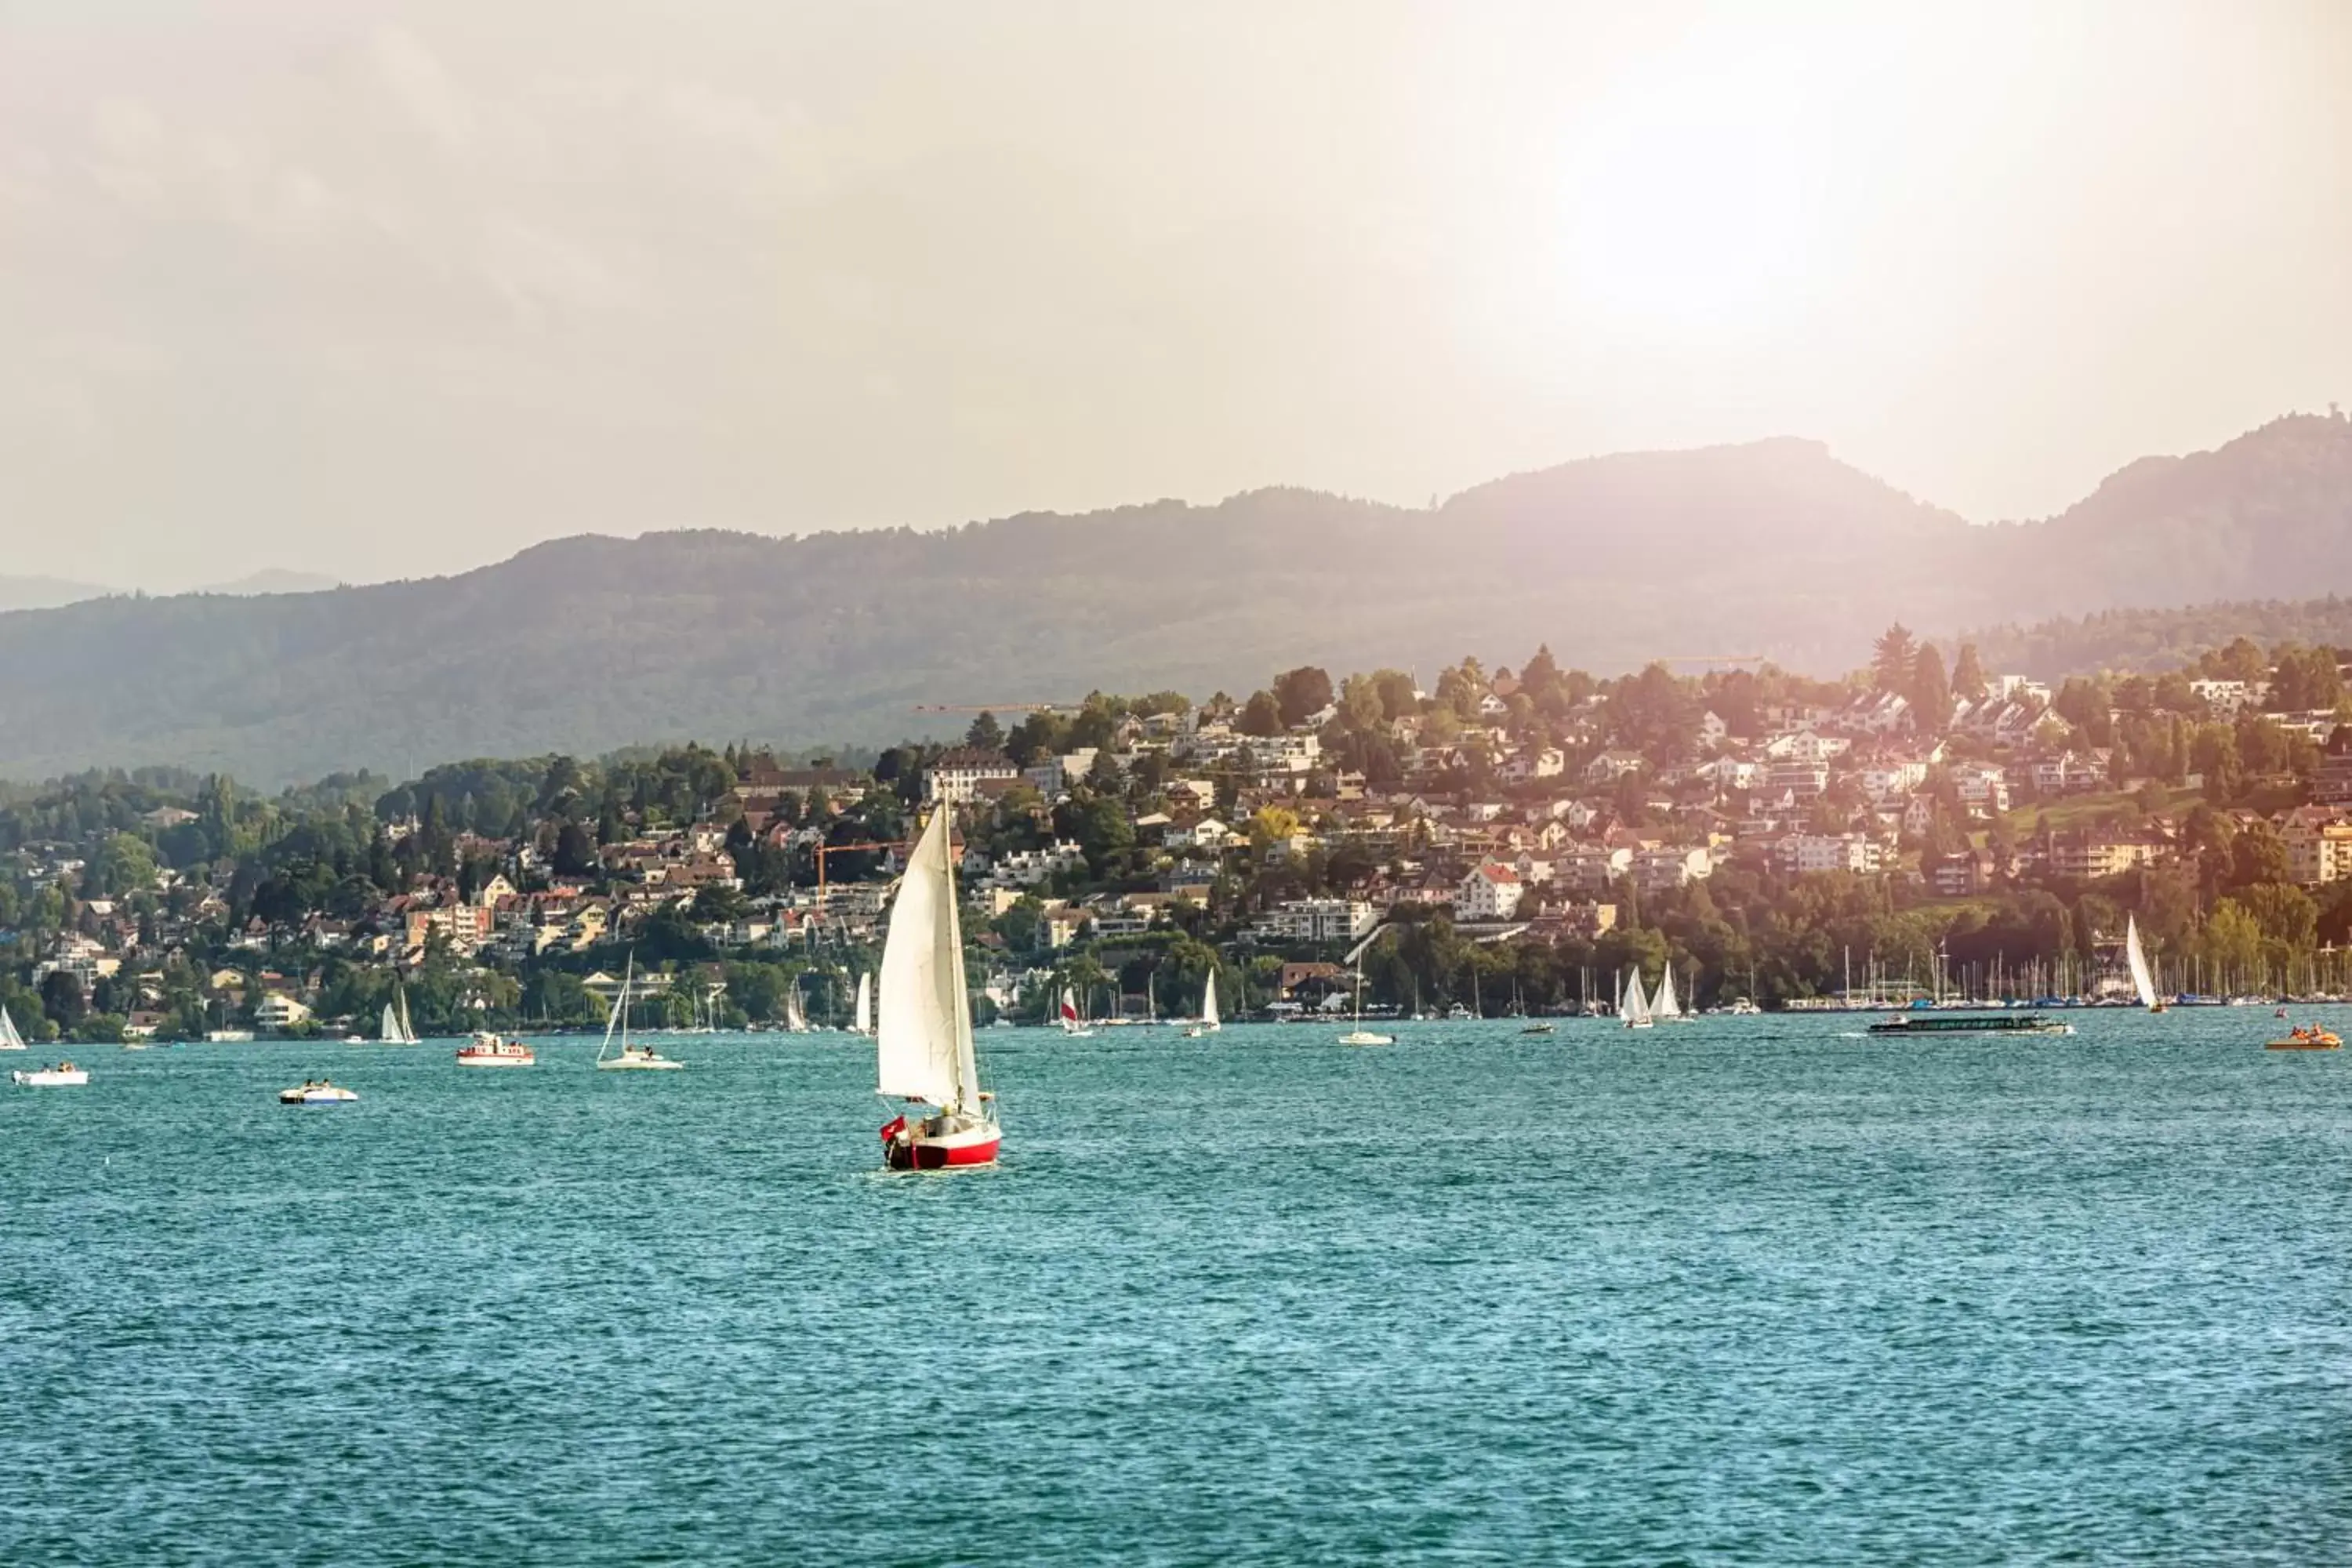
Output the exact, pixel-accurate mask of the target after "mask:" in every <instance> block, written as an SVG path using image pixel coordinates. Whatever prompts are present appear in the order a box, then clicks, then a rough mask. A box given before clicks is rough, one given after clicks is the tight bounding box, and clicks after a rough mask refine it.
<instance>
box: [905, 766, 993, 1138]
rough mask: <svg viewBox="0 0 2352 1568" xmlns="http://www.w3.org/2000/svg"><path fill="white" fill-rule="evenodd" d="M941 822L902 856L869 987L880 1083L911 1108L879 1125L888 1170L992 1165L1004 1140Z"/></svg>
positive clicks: (939, 814)
mask: <svg viewBox="0 0 2352 1568" xmlns="http://www.w3.org/2000/svg"><path fill="white" fill-rule="evenodd" d="M947 819H948V813H947V809H946V808H945V807H944V806H942V807H941V808H940V810H938V811H936V812H934V813H933V814H932V816H931V820H930V822H929V824H928V825H927V826H925V827H924V829H923V832H922V835H921V837H919V838H917V839H916V841H915V848H914V852H913V853H912V854H911V855H909V856H908V860H907V874H906V876H905V877H904V878H902V879H900V880H899V883H898V900H897V901H896V902H895V903H893V904H892V905H891V906H890V931H889V935H888V936H887V937H886V938H885V939H884V941H883V943H882V973H881V984H879V985H877V987H876V988H875V990H876V998H875V1000H876V1003H877V1007H876V1016H875V1019H874V1054H875V1057H876V1059H877V1061H876V1065H877V1077H878V1079H879V1083H878V1087H879V1089H880V1091H881V1092H882V1093H883V1094H884V1095H886V1096H889V1097H891V1098H894V1099H897V1100H901V1101H903V1102H905V1104H906V1106H907V1108H908V1109H906V1110H903V1111H901V1112H900V1113H899V1115H898V1117H897V1118H896V1119H895V1120H894V1121H890V1122H888V1123H887V1124H886V1125H885V1126H884V1127H883V1129H882V1157H883V1159H884V1161H885V1162H886V1163H887V1164H888V1165H889V1167H890V1168H891V1169H892V1170H894V1171H945V1170H952V1169H956V1168H958V1167H961V1166H968V1165H989V1164H993V1163H995V1162H996V1151H997V1147H998V1145H999V1144H1000V1143H1001V1142H1003V1134H1002V1133H1001V1132H1000V1131H998V1129H997V1125H996V1103H995V1097H994V1096H992V1095H991V1094H988V1093H987V1092H985V1091H984V1090H982V1088H981V1087H980V1064H979V1062H978V1060H977V1059H976V1058H975V1057H974V1055H973V1052H972V1044H971V997H970V995H969V994H967V992H966V990H965V986H964V974H963V925H962V921H961V920H960V919H959V918H958V916H957V913H956V886H955V866H954V860H953V857H952V856H950V854H949V852H948V820H947Z"/></svg>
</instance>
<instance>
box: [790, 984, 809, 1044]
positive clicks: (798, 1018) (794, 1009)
mask: <svg viewBox="0 0 2352 1568" xmlns="http://www.w3.org/2000/svg"><path fill="white" fill-rule="evenodd" d="M784 1027H785V1028H787V1029H790V1030H791V1031H792V1032H793V1034H795V1035H805V1034H807V1033H808V1010H807V1009H806V1008H804V1007H803V1006H802V1005H801V987H800V983H799V982H798V981H794V982H793V988H792V989H791V990H790V991H787V992H785V993H784Z"/></svg>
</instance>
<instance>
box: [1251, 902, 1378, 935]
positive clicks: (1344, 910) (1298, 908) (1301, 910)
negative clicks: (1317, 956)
mask: <svg viewBox="0 0 2352 1568" xmlns="http://www.w3.org/2000/svg"><path fill="white" fill-rule="evenodd" d="M1378 920H1379V916H1378V915H1377V914H1376V913H1375V912H1374V910H1373V909H1372V906H1371V905H1370V904H1369V903H1366V902H1365V901H1364V900H1361V899H1291V900H1286V901H1285V902H1283V903H1280V904H1277V905H1276V906H1275V907H1274V909H1272V910H1268V911H1267V912H1266V913H1265V914H1264V915H1262V916H1260V917H1259V919H1258V921H1257V925H1256V930H1257V934H1258V935H1259V937H1261V938H1262V939H1265V940H1269V941H1276V942H1353V941H1354V940H1355V939H1356V938H1358V937H1360V936H1362V935H1363V934H1365V933H1366V932H1367V931H1370V930H1371V929H1372V927H1373V926H1374V925H1375V924H1376V923H1377V922H1378Z"/></svg>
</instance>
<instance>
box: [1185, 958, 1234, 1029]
mask: <svg viewBox="0 0 2352 1568" xmlns="http://www.w3.org/2000/svg"><path fill="white" fill-rule="evenodd" d="M1223 1027H1224V1024H1223V1021H1222V1020H1220V1019H1219V1018H1218V1016H1217V973H1216V971H1215V970H1211V971H1210V972H1209V984H1208V985H1207V986H1206V987H1205V988H1204V989H1202V992H1201V1021H1200V1022H1199V1023H1197V1024H1195V1025H1193V1026H1192V1027H1191V1028H1189V1029H1187V1030H1185V1031H1184V1034H1185V1036H1186V1037H1187V1038H1190V1039H1195V1040H1197V1039H1199V1038H1200V1037H1202V1036H1203V1035H1213V1034H1215V1033H1216V1032H1217V1031H1218V1030H1220V1029H1222V1028H1223Z"/></svg>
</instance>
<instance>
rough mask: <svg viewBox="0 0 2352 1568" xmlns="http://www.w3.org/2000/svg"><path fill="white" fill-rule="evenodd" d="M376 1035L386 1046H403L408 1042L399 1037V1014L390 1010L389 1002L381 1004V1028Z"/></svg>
mask: <svg viewBox="0 0 2352 1568" xmlns="http://www.w3.org/2000/svg"><path fill="white" fill-rule="evenodd" d="M378 1037H379V1038H381V1039H382V1040H383V1043H384V1044H385V1045H387V1046H404V1045H406V1044H407V1043H408V1042H407V1041H405V1040H404V1039H402V1038H401V1037H400V1015H399V1014H397V1013H394V1011H393V1010H392V1004H391V1003H389V1002H387V1003H385V1004H384V1005H383V1030H382V1031H381V1033H380V1034H379V1036H378Z"/></svg>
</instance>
